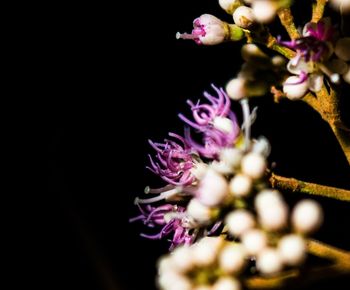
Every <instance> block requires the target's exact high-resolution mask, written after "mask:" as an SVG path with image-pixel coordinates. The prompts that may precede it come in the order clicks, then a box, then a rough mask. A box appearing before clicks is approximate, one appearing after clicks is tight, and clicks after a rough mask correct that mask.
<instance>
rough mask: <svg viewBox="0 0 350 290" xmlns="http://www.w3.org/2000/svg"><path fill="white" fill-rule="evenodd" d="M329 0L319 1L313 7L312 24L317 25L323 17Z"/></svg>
mask: <svg viewBox="0 0 350 290" xmlns="http://www.w3.org/2000/svg"><path fill="white" fill-rule="evenodd" d="M327 1H328V0H317V1H316V3H314V4H313V5H312V18H311V22H314V23H317V22H318V21H320V19H321V18H322V17H323V13H324V8H325V5H326V3H327Z"/></svg>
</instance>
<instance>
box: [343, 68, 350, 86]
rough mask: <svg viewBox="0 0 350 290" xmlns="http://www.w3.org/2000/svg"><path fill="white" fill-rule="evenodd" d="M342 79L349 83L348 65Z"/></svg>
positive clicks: (349, 69) (349, 70)
mask: <svg viewBox="0 0 350 290" xmlns="http://www.w3.org/2000/svg"><path fill="white" fill-rule="evenodd" d="M343 79H344V81H345V82H347V83H348V84H350V67H349V68H348V71H347V72H346V73H344V74H343Z"/></svg>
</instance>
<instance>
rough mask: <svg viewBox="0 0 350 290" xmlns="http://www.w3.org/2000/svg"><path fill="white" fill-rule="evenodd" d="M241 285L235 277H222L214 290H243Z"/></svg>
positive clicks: (214, 286)
mask: <svg viewBox="0 0 350 290" xmlns="http://www.w3.org/2000/svg"><path fill="white" fill-rule="evenodd" d="M241 288H242V287H241V284H240V283H239V281H238V280H237V279H235V278H233V277H221V278H220V279H219V280H218V281H216V282H215V284H214V285H213V290H241Z"/></svg>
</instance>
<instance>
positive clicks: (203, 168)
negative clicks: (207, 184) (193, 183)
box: [191, 162, 208, 180]
mask: <svg viewBox="0 0 350 290" xmlns="http://www.w3.org/2000/svg"><path fill="white" fill-rule="evenodd" d="M207 170H208V165H207V164H206V163H204V162H198V163H195V164H194V166H193V167H192V169H191V173H192V174H193V175H194V176H195V177H196V178H197V179H198V180H200V179H202V178H203V177H204V176H205V173H206V172H207Z"/></svg>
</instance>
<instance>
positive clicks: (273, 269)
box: [256, 248, 283, 274]
mask: <svg viewBox="0 0 350 290" xmlns="http://www.w3.org/2000/svg"><path fill="white" fill-rule="evenodd" d="M256 267H257V268H258V270H259V271H260V272H261V273H263V274H275V273H278V272H280V271H281V270H282V268H283V264H282V259H281V256H280V255H279V253H278V251H277V250H275V249H272V248H266V249H265V250H263V251H262V252H261V253H260V254H259V255H258V257H257V259H256Z"/></svg>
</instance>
